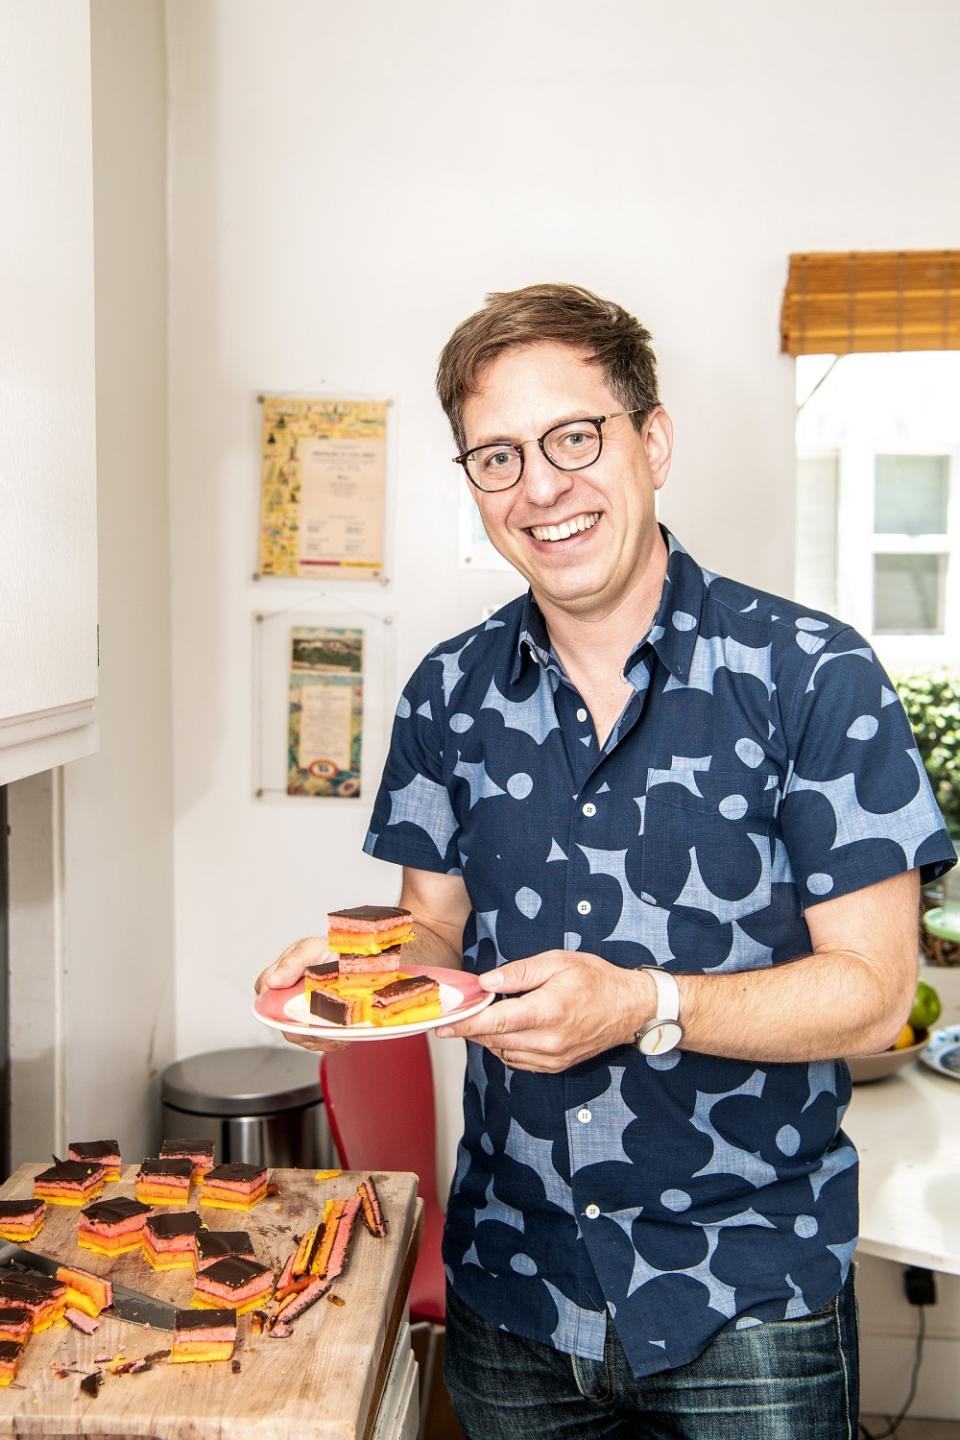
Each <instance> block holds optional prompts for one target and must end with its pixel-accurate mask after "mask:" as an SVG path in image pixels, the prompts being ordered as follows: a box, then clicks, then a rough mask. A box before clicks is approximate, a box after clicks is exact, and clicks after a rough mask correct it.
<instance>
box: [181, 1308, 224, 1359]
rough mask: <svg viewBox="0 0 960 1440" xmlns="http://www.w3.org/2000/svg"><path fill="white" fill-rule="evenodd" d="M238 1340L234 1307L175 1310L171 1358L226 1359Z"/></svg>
mask: <svg viewBox="0 0 960 1440" xmlns="http://www.w3.org/2000/svg"><path fill="white" fill-rule="evenodd" d="M236 1340H237V1312H236V1311H235V1310H223V1309H220V1310H178V1311H177V1313H176V1315H175V1317H174V1322H173V1344H172V1348H171V1351H170V1360H171V1363H172V1364H174V1365H178V1364H180V1365H182V1364H184V1363H185V1362H186V1361H190V1360H229V1359H230V1357H231V1355H232V1354H233V1347H234V1345H235V1344H236Z"/></svg>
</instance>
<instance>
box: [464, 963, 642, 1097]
mask: <svg viewBox="0 0 960 1440" xmlns="http://www.w3.org/2000/svg"><path fill="white" fill-rule="evenodd" d="M478 983H479V984H480V985H481V986H482V987H483V989H484V990H495V991H496V992H497V993H498V994H501V995H510V996H515V997H516V998H515V999H509V1000H500V1001H498V1002H497V1003H496V1004H494V1005H490V1006H489V1007H488V1008H487V1009H486V1010H482V1011H481V1012H480V1014H479V1015H474V1016H473V1017H472V1018H471V1019H470V1020H464V1021H462V1022H461V1023H460V1024H459V1025H445V1026H442V1027H441V1028H440V1029H439V1030H437V1032H436V1033H437V1035H438V1036H439V1037H441V1038H446V1037H449V1036H454V1035H459V1036H462V1037H463V1039H465V1040H473V1041H475V1042H476V1043H477V1044H478V1045H485V1046H486V1047H487V1049H488V1050H492V1051H493V1053H494V1054H495V1055H497V1056H499V1058H500V1059H501V1060H502V1061H503V1063H504V1064H505V1065H509V1066H510V1068H511V1070H536V1071H543V1072H546V1073H551V1074H556V1073H558V1072H559V1071H561V1070H568V1069H569V1068H570V1066H571V1065H578V1064H579V1063H580V1062H581V1061H582V1060H589V1059H590V1058H591V1057H592V1056H594V1055H599V1054H600V1053H601V1052H602V1051H604V1050H611V1049H612V1048H613V1047H614V1046H615V1045H624V1044H629V1043H630V1041H632V1040H633V1037H634V1035H636V1033H637V1031H638V1030H639V1029H640V1028H641V1027H642V1026H643V1025H644V1024H645V1022H646V1021H647V1020H648V1019H649V1018H650V1017H651V1016H652V1015H653V1014H654V1012H655V1008H656V992H655V990H654V985H653V981H652V980H651V979H650V977H649V976H648V975H644V974H643V973H642V972H638V971H635V970H626V969H623V968H622V967H620V966H619V965H611V964H609V962H608V961H606V960H601V958H600V956H599V955H591V954H589V953H586V952H584V951H580V950H576V951H573V950H545V951H543V953H542V954H540V955H531V956H530V957H529V958H528V959H526V960H515V961H513V962H512V964H509V965H503V966H501V967H500V969H499V970H489V971H487V972H486V974H484V975H480V976H479V977H478Z"/></svg>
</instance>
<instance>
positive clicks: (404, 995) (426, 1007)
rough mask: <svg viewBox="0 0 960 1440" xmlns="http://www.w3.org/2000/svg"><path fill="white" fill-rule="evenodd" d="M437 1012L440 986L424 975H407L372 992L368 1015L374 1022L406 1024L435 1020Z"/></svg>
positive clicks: (379, 1023) (378, 1023)
mask: <svg viewBox="0 0 960 1440" xmlns="http://www.w3.org/2000/svg"><path fill="white" fill-rule="evenodd" d="M439 1014H440V986H439V985H438V984H437V982H436V980H431V979H430V977H429V976H427V975H406V976H404V978H403V979H402V980H393V981H391V982H390V984H389V985H383V986H381V988H380V989H379V990H375V991H374V992H373V996H372V998H371V1001H370V1019H371V1020H372V1021H373V1023H374V1025H409V1024H416V1023H417V1022H418V1021H420V1020H435V1019H437V1017H438V1016H439Z"/></svg>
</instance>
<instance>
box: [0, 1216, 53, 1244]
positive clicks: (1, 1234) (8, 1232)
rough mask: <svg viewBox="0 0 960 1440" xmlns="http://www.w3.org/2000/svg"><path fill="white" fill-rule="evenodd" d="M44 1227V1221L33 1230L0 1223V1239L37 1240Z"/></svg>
mask: <svg viewBox="0 0 960 1440" xmlns="http://www.w3.org/2000/svg"><path fill="white" fill-rule="evenodd" d="M42 1229H43V1221H42V1220H41V1221H40V1223H39V1224H38V1225H34V1227H33V1228H32V1230H17V1229H15V1228H14V1227H13V1226H12V1225H0V1240H35V1239H36V1238H37V1236H38V1235H39V1234H40V1231H41V1230H42Z"/></svg>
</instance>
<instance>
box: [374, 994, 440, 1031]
mask: <svg viewBox="0 0 960 1440" xmlns="http://www.w3.org/2000/svg"><path fill="white" fill-rule="evenodd" d="M441 1013H442V1012H441V1009H440V1001H439V1000H429V999H428V1000H425V1001H423V1002H422V1003H421V1004H419V1005H416V1004H414V1005H408V1006H406V1008H405V1009H402V1010H401V1009H396V1010H395V1009H392V1008H391V1009H389V1010H384V1011H383V1012H381V1013H378V1012H377V1011H376V1010H375V1009H371V1011H370V1019H371V1021H372V1023H373V1024H374V1025H418V1024H419V1023H420V1021H421V1020H438V1019H439V1018H440V1015H441Z"/></svg>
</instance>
